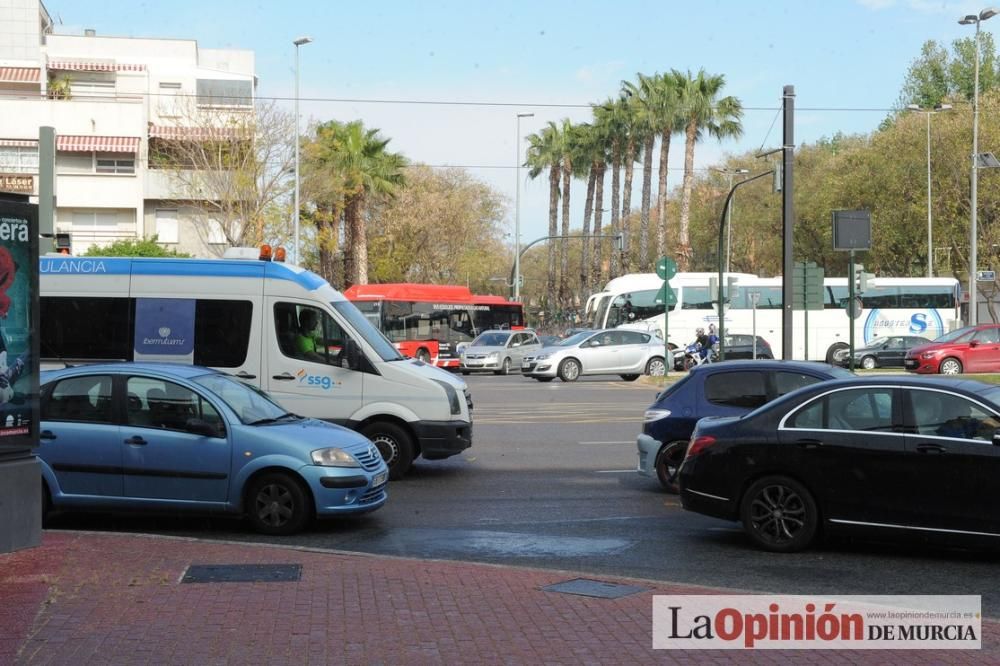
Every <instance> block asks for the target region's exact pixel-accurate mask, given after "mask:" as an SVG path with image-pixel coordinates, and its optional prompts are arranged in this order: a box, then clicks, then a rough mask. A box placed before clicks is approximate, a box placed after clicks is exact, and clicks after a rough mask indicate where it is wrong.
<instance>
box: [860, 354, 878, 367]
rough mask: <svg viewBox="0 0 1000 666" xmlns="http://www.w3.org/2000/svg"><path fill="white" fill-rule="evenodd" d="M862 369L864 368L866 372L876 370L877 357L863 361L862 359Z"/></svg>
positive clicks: (867, 357) (869, 357) (868, 357)
mask: <svg viewBox="0 0 1000 666" xmlns="http://www.w3.org/2000/svg"><path fill="white" fill-rule="evenodd" d="M861 367H862V368H864V369H865V370H872V369H874V368H875V357H874V356H865V357H864V358H863V359H861Z"/></svg>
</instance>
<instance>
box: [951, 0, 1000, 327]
mask: <svg viewBox="0 0 1000 666" xmlns="http://www.w3.org/2000/svg"><path fill="white" fill-rule="evenodd" d="M998 13H1000V12H998V11H997V10H996V9H994V8H992V7H987V8H986V9H984V10H983V11H981V12H979V14H978V15H976V14H968V15H966V16H965V18H963V19H961V20H959V23H960V24H961V25H972V24H975V26H976V74H975V83H974V90H973V91H972V224H971V225H970V226H971V229H970V230H969V236H970V238H969V325H970V326H975V325H976V324H977V323H978V319H979V313H978V312H977V310H978V309H979V290H978V289H977V288H976V250H977V244H978V239H977V235H978V231H977V223H978V220H977V219H976V218H977V215H978V212H979V211H978V207H979V200H978V192H977V191H976V190H977V189H978V186H979V165H978V160H979V24H980V23H982V22H983V21H985V20H987V19H990V18H993V17H994V16H996V15H997V14H998Z"/></svg>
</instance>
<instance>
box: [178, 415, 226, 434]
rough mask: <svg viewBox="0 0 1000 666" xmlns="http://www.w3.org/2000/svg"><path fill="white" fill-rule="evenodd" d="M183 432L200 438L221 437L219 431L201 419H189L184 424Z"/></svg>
mask: <svg viewBox="0 0 1000 666" xmlns="http://www.w3.org/2000/svg"><path fill="white" fill-rule="evenodd" d="M184 430H185V431H187V432H189V433H191V434H192V435H201V436H202V437H221V434H220V433H219V429H218V428H217V427H215V426H214V425H212V424H211V423H209V422H208V421H205V420H202V419H195V418H190V419H188V420H187V421H186V422H185V423H184Z"/></svg>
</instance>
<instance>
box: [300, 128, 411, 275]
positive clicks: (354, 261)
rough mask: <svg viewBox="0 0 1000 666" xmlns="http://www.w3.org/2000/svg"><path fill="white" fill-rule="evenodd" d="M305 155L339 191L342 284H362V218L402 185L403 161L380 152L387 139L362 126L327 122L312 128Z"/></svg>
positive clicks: (364, 262)
mask: <svg viewBox="0 0 1000 666" xmlns="http://www.w3.org/2000/svg"><path fill="white" fill-rule="evenodd" d="M313 144H314V145H313V146H312V149H311V150H310V151H307V155H310V156H311V160H312V161H313V163H312V167H311V168H312V169H314V170H315V171H319V172H322V171H325V172H326V173H328V174H329V177H330V178H331V179H332V180H333V181H334V182H336V183H337V187H339V189H340V195H341V197H342V198H341V201H340V208H341V210H343V215H344V242H345V246H346V247H345V249H346V252H345V256H344V282H345V286H346V285H350V284H367V283H368V237H367V234H366V230H365V215H366V211H367V208H368V205H369V204H370V203H371V202H372V200H374V199H377V198H381V197H392V196H393V195H394V194H395V193H396V191H397V189H398V188H399V187H400V186H402V185H403V184H404V182H405V180H404V178H403V169H404V168H405V167H406V164H407V162H406V158H405V157H403V156H402V155H401V154H399V153H391V152H389V151H387V150H386V146H388V144H389V139H384V138H382V137H381V136H380V135H379V130H377V129H365V127H364V123H362V122H361V121H360V120H354V121H351V122H349V123H341V122H338V121H335V120H333V121H330V122H327V123H323V124H322V125H320V126H318V127H317V128H316V137H315V139H314V140H313Z"/></svg>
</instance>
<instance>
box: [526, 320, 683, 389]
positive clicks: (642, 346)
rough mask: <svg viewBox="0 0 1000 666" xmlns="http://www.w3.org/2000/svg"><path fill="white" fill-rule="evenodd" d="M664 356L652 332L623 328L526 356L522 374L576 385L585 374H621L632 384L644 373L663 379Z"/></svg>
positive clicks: (585, 335)
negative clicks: (557, 378)
mask: <svg viewBox="0 0 1000 666" xmlns="http://www.w3.org/2000/svg"><path fill="white" fill-rule="evenodd" d="M663 353H664V349H663V341H662V340H660V339H659V338H656V337H654V336H652V335H650V334H649V333H643V332H641V331H627V330H623V329H620V328H614V329H608V330H603V331H582V332H580V333H577V334H575V335H572V336H570V337H568V338H566V339H565V340H563V341H562V342H560V343H559V344H557V345H555V346H552V347H545V348H544V349H542V350H541V351H540V352H539V353H538V354H533V355H527V356H525V357H524V361H522V362H521V373H522V374H524V375H525V376H526V377H533V378H535V379H537V380H538V381H540V382H550V381H552V380H553V379H555V378H556V377H559V379H561V380H563V381H564V382H572V381H576V379H577V378H578V377H580V376H581V375H621V378H622V379H624V380H625V381H627V382H631V381H635V380H636V379H638V378H639V375H642V374H646V375H654V376H662V375H663V372H664V370H665V369H666V366H665V365H664V363H663Z"/></svg>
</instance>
